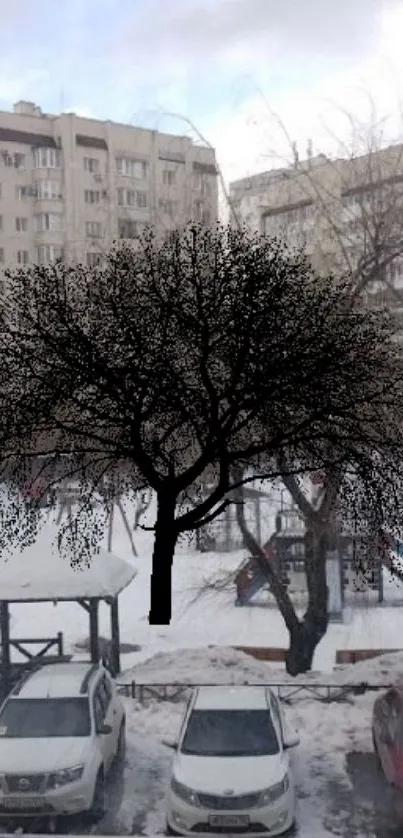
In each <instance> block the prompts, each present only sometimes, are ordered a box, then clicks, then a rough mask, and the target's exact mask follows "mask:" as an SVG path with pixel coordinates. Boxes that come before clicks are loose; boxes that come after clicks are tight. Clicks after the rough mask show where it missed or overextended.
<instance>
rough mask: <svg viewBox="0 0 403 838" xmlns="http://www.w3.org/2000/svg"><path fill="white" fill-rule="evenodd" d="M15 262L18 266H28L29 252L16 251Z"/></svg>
mask: <svg viewBox="0 0 403 838" xmlns="http://www.w3.org/2000/svg"><path fill="white" fill-rule="evenodd" d="M17 262H18V264H19V265H28V262H29V252H28V250H18V251H17Z"/></svg>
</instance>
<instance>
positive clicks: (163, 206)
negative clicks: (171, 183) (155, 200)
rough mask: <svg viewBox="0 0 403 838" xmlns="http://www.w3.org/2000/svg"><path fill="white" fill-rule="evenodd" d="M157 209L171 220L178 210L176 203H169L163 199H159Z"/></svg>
mask: <svg viewBox="0 0 403 838" xmlns="http://www.w3.org/2000/svg"><path fill="white" fill-rule="evenodd" d="M159 207H160V210H161V212H163V213H164V214H165V215H169V217H170V218H173V217H174V215H175V212H176V211H177V209H178V201H169V200H166V199H165V198H161V200H160V202H159Z"/></svg>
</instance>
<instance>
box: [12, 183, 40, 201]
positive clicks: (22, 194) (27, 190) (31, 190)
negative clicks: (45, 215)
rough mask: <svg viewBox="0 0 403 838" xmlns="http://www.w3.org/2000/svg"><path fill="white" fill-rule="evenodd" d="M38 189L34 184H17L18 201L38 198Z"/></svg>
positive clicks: (16, 194)
mask: <svg viewBox="0 0 403 838" xmlns="http://www.w3.org/2000/svg"><path fill="white" fill-rule="evenodd" d="M36 196H37V191H36V189H35V187H34V186H16V187H15V197H16V199H17V201H23V200H24V198H36Z"/></svg>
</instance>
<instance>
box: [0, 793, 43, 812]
mask: <svg viewBox="0 0 403 838" xmlns="http://www.w3.org/2000/svg"><path fill="white" fill-rule="evenodd" d="M0 806H1V808H2V809H18V810H19V811H21V812H23V811H24V809H38V810H40V809H43V807H44V801H43V800H41V799H40V798H39V797H5V798H3V800H2V801H1V803H0Z"/></svg>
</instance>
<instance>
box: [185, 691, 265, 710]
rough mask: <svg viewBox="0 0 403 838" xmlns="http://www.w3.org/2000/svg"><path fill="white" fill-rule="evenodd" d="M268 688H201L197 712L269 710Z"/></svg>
mask: <svg viewBox="0 0 403 838" xmlns="http://www.w3.org/2000/svg"><path fill="white" fill-rule="evenodd" d="M267 692H268V690H267V688H266V687H255V686H240V687H238V686H235V687H229V686H220V687H199V688H198V690H197V695H196V699H195V703H194V709H195V710H267Z"/></svg>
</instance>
